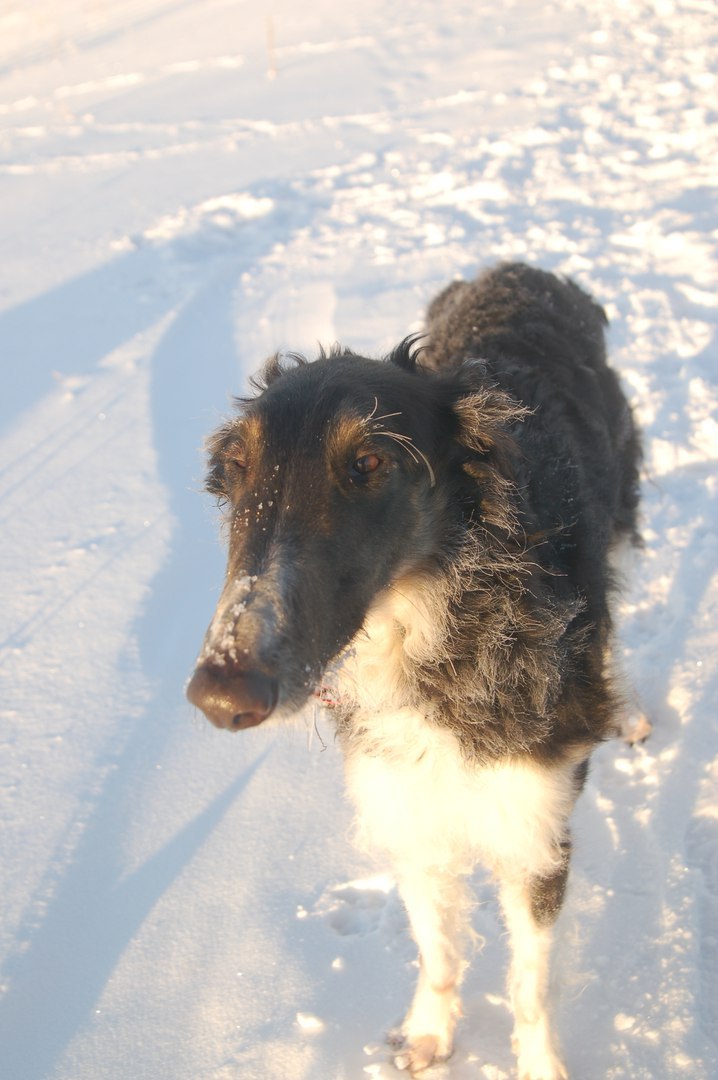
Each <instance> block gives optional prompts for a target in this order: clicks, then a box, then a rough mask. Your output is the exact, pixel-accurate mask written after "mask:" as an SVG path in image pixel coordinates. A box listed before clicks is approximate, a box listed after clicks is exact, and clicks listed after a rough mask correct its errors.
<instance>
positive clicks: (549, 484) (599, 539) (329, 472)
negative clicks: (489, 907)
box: [188, 264, 639, 762]
mask: <svg viewBox="0 0 718 1080" xmlns="http://www.w3.org/2000/svg"><path fill="white" fill-rule="evenodd" d="M605 324H606V318H605V315H604V313H603V311H602V309H601V308H600V307H598V306H597V305H596V304H595V303H594V302H593V301H592V300H591V299H590V298H589V297H588V296H587V295H586V294H585V293H584V292H583V291H582V290H581V289H580V288H579V287H578V286H576V285H575V284H573V283H572V282H570V281H565V280H562V279H559V278H557V277H555V276H553V275H551V274H547V273H544V272H542V271H539V270H534V269H531V268H529V267H526V266H523V265H519V264H512V265H504V266H500V267H498V268H497V269H494V270H492V271H490V272H488V273H484V274H482V275H481V276H480V277H479V278H478V279H477V280H476V281H474V282H472V283H466V282H455V283H454V284H452V285H450V286H449V287H448V288H447V289H446V290H444V292H442V293H441V294H440V295H439V296H438V297H437V298H436V300H434V302H433V303H432V304H431V306H430V308H429V317H428V327H427V332H428V344H427V345H426V346H423V347H418V345H417V341H416V339H407V340H406V341H405V342H403V343H402V344H401V345H400V346H399V347H398V348H397V349H396V350H395V351H394V353H392V354H391V356H389V357H388V358H387V361H385V362H381V361H374V360H367V359H365V358H363V357H359V356H356V355H355V354H353V353H351V352H349V351H345V350H339V349H334V350H333V351H332V352H331V353H330V354H329V355H326V354H324V353H322V354H321V356H320V357H319V358H318V359H317V360H316V361H314V362H313V363H307V362H306V361H305V360H303V359H302V358H301V357H289V358H287V359H286V360H282V359H280V358H279V357H275V358H274V359H273V360H271V361H270V362H269V363H268V365H267V366H266V368H265V370H264V373H263V376H262V378H261V380H260V381H258V382H256V383H255V389H257V391H258V396H256V397H254V398H252V399H250V400H245V401H242V402H240V403H239V404H240V408H241V415H240V417H239V418H237V419H233V420H232V421H230V422H229V423H228V424H226V425H225V426H224V427H223V428H222V429H221V430H220V431H219V432H218V433H217V434H216V435H215V436H214V437H213V438H212V440H211V442H210V469H209V478H208V488H209V490H210V491H212V492H213V493H214V494H215V495H216V496H218V498H219V499H220V500H222V501H223V502H224V503H225V504H226V507H227V511H228V520H229V522H230V554H229V569H228V585H227V587H226V589H225V594H224V597H223V601H222V602H221V603H220V609H219V615H218V617H217V618H218V619H219V621H220V622H221V623H222V625H221V626H219V629H217V626H218V622H217V619H216V620H215V624H214V629H213V630H211V631H210V633H209V635H208V639H207V642H206V644H205V649H204V652H203V654H202V657H201V658H200V663H199V665H198V668H197V672H196V674H195V677H194V679H193V680H192V683H191V684H190V688H189V691H188V692H189V696H190V698H191V700H193V701H194V702H195V704H197V705H198V706H199V707H200V708H202V709H204V711H205V712H206V713H207V715H208V716H209V717H210V719H212V720H213V722H215V723H217V724H219V725H221V726H226V727H235V728H236V727H246V726H250V725H252V724H255V723H259V722H261V720H263V719H265V718H266V716H268V715H270V714H271V713H272V712H274V711H275V709H276V710H278V711H280V712H281V711H282V710H283V709H286V710H287V711H291V710H292V709H295V708H298V707H299V706H301V705H302V703H303V702H304V701H305V700H306V699H307V697H308V695H309V694H310V693H311V692H312V691H313V690H314V688H315V687H316V686H317V685H318V684H319V683H321V680H322V676H323V672H324V671H325V669H326V667H327V665H328V664H330V663H331V662H332V661H333V660H334V659H335V658H336V657H337V656H338V655H340V654H341V652H342V650H343V649H344V648H345V647H346V646H347V645H348V644H349V643H350V642H351V641H352V639H353V638H354V637H355V635H356V634H357V633H358V632H359V631H360V630H361V627H362V624H363V622H364V619H365V617H366V615H367V612H368V610H369V608H370V607H371V604H372V602H373V601H374V599H375V598H376V596H377V595H378V594H379V593H380V592H381V590H382V589H384V588H386V587H387V586H389V585H391V584H392V583H393V582H395V581H397V580H399V579H400V578H401V577H402V576H404V575H406V574H411V573H415V572H417V571H420V572H422V573H429V574H431V575H434V576H435V579H436V582H437V590H438V592H439V593H441V595H442V596H445V598H446V599H445V603H446V608H447V632H446V633H445V635H444V637H443V640H442V642H441V645H440V647H438V648H437V651H436V653H435V655H433V656H431V657H430V658H429V659H425V660H423V661H422V662H418V663H416V664H414V665H413V666H412V665H411V664H409V663H408V662H407V664H406V680H405V687H404V699H405V700H404V701H403V704H406V705H412V706H415V707H418V708H420V709H422V708H425V707H426V705H427V704H428V703H430V704H432V705H437V706H438V708H437V709H435V710H432V715H434V716H435V717H437V718H438V719H437V720H436V721H435V722H438V723H441V724H445V725H447V726H449V727H450V728H451V729H452V731H454V732H455V733H456V735H457V736H458V738H459V739H460V742H461V745H462V746H463V748H464V751H465V753H466V754H467V755H468V756H470V757H471V758H473V759H475V760H476V761H478V762H489V761H493V760H496V759H498V758H501V757H505V756H506V755H512V754H530V755H531V756H532V757H534V758H538V759H551V760H555V759H556V758H561V757H563V756H564V755H567V754H570V753H573V751H574V748H575V747H578V748H586V749H588V748H590V746H591V745H592V744H593V743H595V742H596V741H598V740H600V739H602V738H604V737H606V735H607V734H608V733H609V732H610V731H611V729H612V726H613V723H614V718H615V708H616V702H615V699H614V694H613V691H612V688H611V686H610V684H609V681H608V679H607V675H606V670H605V668H606V651H607V648H608V645H609V637H610V628H611V624H610V615H609V593H610V589H611V580H610V576H609V570H608V565H607V555H608V551H609V548H610V546H611V545H612V544H613V543H614V542H615V540H616V539H617V538H618V537H619V536H620V535H621V534H623V535H626V536H628V537H629V538H635V537H636V535H637V534H636V506H637V497H638V496H637V490H638V463H639V442H638V436H637V434H636V429H635V427H634V424H633V420H632V416H631V412H630V409H629V407H628V405H627V403H626V400H625V398H624V396H623V394H622V392H621V390H620V387H619V384H618V380H617V378H616V376H615V374H614V373H613V371H612V370H611V369H610V368H609V367H608V366H607V364H606V356H605V348H604V340H603V332H604V327H605ZM376 461H378V462H379V464H378V465H376V464H375V462H376ZM237 581H240V582H244V583H246V582H250V584H245V585H243V586H242V589H243V591H241V590H240V592H239V593H238V592H237V591H236V589H237V587H236V586H233V585H232V582H237ZM233 588H234V589H235V592H234V593H232V589H233ZM223 605H224V606H223ZM236 609H237V610H239V614H233V612H235V610H236ZM228 612H229V614H228ZM350 712H351V710H347V711H346V715H345V716H344V720H343V723H344V726H345V727H346V728H350V727H351V722H352V721H351V717H350ZM340 713H341V710H340ZM580 756H581V755H580V754H579V755H577V760H578V758H579V757H580Z"/></svg>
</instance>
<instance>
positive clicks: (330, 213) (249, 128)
mask: <svg viewBox="0 0 718 1080" xmlns="http://www.w3.org/2000/svg"><path fill="white" fill-rule="evenodd" d="M499 12H500V14H499ZM270 19H271V23H269V22H268V20H270ZM270 25H271V28H272V31H273V45H270V43H269V37H268V26H270ZM716 55H718V17H717V16H716V13H715V6H714V2H713V0H554V2H553V3H549V2H543V0H513V2H510V0H509V2H508V3H507V2H506V0H504V2H502V3H501V4H497V3H494V4H489V3H487V2H485V0H472V2H471V3H469V2H463V0H453V2H451V3H445V4H438V3H436V2H435V0H434V2H430V0H345V3H344V4H337V3H336V2H330V0H313V2H312V3H307V4H294V3H292V2H290V0H272V2H271V3H270V2H269V0H266V2H265V0H260V2H258V3H249V2H247V0H205V2H204V3H199V2H198V0H184V2H180V0H175V2H169V0H142V2H141V3H140V2H139V0H126V2H125V3H123V4H121V5H119V4H109V3H106V2H103V0H63V2H62V3H61V2H60V0H25V2H24V3H23V4H20V3H19V0H8V2H6V3H5V4H3V5H2V9H0V120H1V123H2V129H1V130H0V227H1V235H2V238H3V255H4V257H3V260H2V264H1V265H0V309H1V310H0V356H1V357H2V360H1V363H2V372H3V379H2V395H0V423H1V424H2V428H1V429H0V430H1V438H0V444H1V447H2V458H1V462H0V519H1V520H2V549H1V550H2V558H1V559H0V575H1V583H0V589H1V595H2V598H3V602H2V614H3V623H2V630H1V631H0V672H1V673H2V679H3V683H2V694H1V696H0V744H1V746H2V754H1V755H0V820H1V821H2V829H1V831H0V875H1V881H0V896H1V897H2V925H1V926H0V961H1V963H2V976H1V983H2V991H3V996H2V997H1V998H0V1074H1V1075H2V1076H3V1077H7V1078H8V1080H40V1078H48V1080H98V1078H108V1080H359V1078H360V1077H363V1076H371V1077H379V1078H383V1080H391V1078H392V1077H395V1076H396V1077H398V1075H399V1074H397V1073H395V1071H394V1069H393V1067H392V1066H391V1065H389V1064H388V1063H387V1059H386V1054H385V1050H384V1047H383V1046H382V1035H383V1032H384V1031H385V1030H386V1029H387V1028H389V1027H390V1026H391V1025H392V1024H394V1023H395V1022H396V1021H397V1019H399V1018H400V1016H401V1013H402V1010H403V1009H404V1008H405V1006H406V1004H407V1003H408V998H409V993H410V987H411V984H412V981H413V978H414V969H413V956H414V950H413V947H412V945H411V942H410V940H409V938H408V934H407V928H406V923H405V919H404V915H403V913H402V910H401V907H400V905H399V903H398V901H397V898H396V894H395V892H394V891H393V888H392V883H391V880H390V879H389V878H387V877H385V876H382V873H381V870H382V868H380V867H379V868H376V867H372V866H370V865H368V864H367V863H366V862H364V861H363V860H362V858H361V857H360V856H358V855H356V854H355V853H354V851H353V849H352V847H351V844H350V842H349V840H348V833H349V828H350V816H349V811H348V808H347V806H346V804H345V801H344V797H343V794H342V779H341V766H340V761H339V756H338V753H337V750H336V748H335V747H334V745H333V742H332V736H331V730H330V729H329V728H328V727H326V726H321V722H320V729H319V732H320V733H319V735H317V734H314V731H313V724H312V717H311V716H310V717H308V718H306V721H305V722H304V723H300V724H299V725H298V726H297V727H296V728H295V729H292V730H289V731H286V732H270V733H265V732H262V731H261V730H260V731H258V732H256V733H253V734H247V735H243V736H241V737H239V736H238V737H235V738H230V737H229V736H227V735H226V734H222V733H219V732H216V731H214V730H212V729H210V727H209V725H207V724H206V723H205V722H203V721H201V720H200V719H198V718H197V717H195V716H193V714H192V711H191V710H190V708H189V706H188V705H186V704H185V703H184V701H183V684H184V681H185V678H186V676H187V675H188V673H189V671H190V668H191V665H192V661H193V658H194V654H195V652H196V650H197V648H198V646H199V643H200V639H201V636H202V633H203V630H204V627H205V624H206V622H207V620H208V618H209V615H210V612H211V609H212V607H213V601H214V598H215V597H216V594H217V590H218V587H219V584H220V580H221V574H222V552H221V550H220V548H219V545H218V543H217V539H216V534H215V533H216V530H215V526H216V521H215V514H214V511H213V509H212V507H211V505H210V503H209V501H208V500H207V499H206V498H205V497H204V496H203V495H202V494H200V486H201V475H202V463H201V457H200V454H199V453H198V447H199V446H200V444H201V440H202V437H203V435H204V434H205V433H206V432H207V431H208V430H210V428H211V427H212V425H213V424H214V423H215V421H216V420H217V419H218V417H219V416H220V415H222V413H223V412H224V411H225V410H226V408H227V401H228V395H229V393H230V392H232V391H234V392H237V391H240V390H241V389H242V386H243V382H244V379H245V377H246V375H247V374H248V373H250V372H251V371H252V370H253V369H254V368H256V366H257V365H258V363H259V361H260V360H261V359H262V358H263V356H264V355H265V354H266V353H268V352H270V351H273V350H274V349H276V348H277V347H278V346H289V347H293V348H302V347H304V348H306V349H309V350H311V349H312V348H313V347H314V343H315V342H316V341H317V339H320V340H322V341H324V342H327V343H329V342H331V341H333V340H334V339H340V340H341V341H342V342H344V343H346V344H350V345H352V346H353V347H355V348H357V349H360V350H362V349H363V350H366V351H368V352H369V353H370V354H374V355H376V354H379V353H381V352H382V351H384V350H385V349H386V348H387V347H389V346H390V345H392V344H394V343H395V342H396V340H397V339H398V338H400V337H401V336H403V335H404V334H405V333H407V332H408V331H410V330H413V329H417V328H419V327H420V325H421V313H422V310H423V308H424V306H425V304H426V302H427V300H428V299H429V298H430V297H431V296H432V294H433V293H434V292H435V291H436V290H437V289H438V288H439V287H441V286H442V285H443V284H445V283H446V282H447V281H448V280H450V279H451V278H452V276H454V275H455V274H457V273H460V274H464V275H471V274H473V273H474V272H475V270H476V269H477V268H478V267H480V266H483V265H486V264H488V263H491V262H493V261H495V260H497V259H499V258H504V257H511V258H515V257H520V258H526V259H529V260H531V261H534V262H537V263H539V264H540V265H542V266H544V267H546V268H549V269H556V270H558V271H561V272H568V273H571V274H572V275H574V276H575V277H576V278H577V279H578V280H579V281H580V282H581V283H582V284H584V285H585V286H587V287H588V288H590V289H591V290H593V291H594V293H595V294H596V295H597V297H598V298H599V299H600V300H601V301H602V302H603V303H604V304H605V305H606V306H607V308H608V310H609V313H610V315H611V318H612V333H611V345H612V351H613V355H614V359H615V363H616V364H617V366H618V367H619V368H620V369H621V371H622V373H623V376H624V380H625V384H626V387H627V389H628V391H629V393H630V395H631V398H632V400H633V402H634V404H635V407H636V410H637V414H638V417H639V419H640V421H641V423H642V425H643V427H644V430H645V446H646V476H645V503H644V507H645V518H644V521H645V537H646V550H645V553H644V555H643V557H642V559H640V560H639V562H638V563H637V565H636V568H635V571H634V573H633V575H632V581H631V586H632V588H631V590H630V592H629V593H628V594H627V596H626V598H625V603H624V630H623V640H624V643H625V653H626V662H627V665H628V667H629V668H630V670H631V671H632V673H633V678H634V682H635V684H636V686H637V688H638V691H639V693H640V695H641V697H642V699H643V703H644V705H645V707H646V710H647V711H648V713H649V714H650V716H651V718H652V720H653V722H654V724H655V733H654V735H653V737H652V738H651V740H650V741H649V742H648V743H647V744H646V745H645V746H644V747H642V748H639V749H637V750H630V749H628V748H627V747H625V746H623V745H619V744H615V745H608V746H606V747H604V748H603V749H602V750H601V752H600V753H599V754H598V755H597V758H596V763H595V766H594V769H593V772H592V776H591V780H590V783H589V786H588V788H587V791H586V793H585V795H584V797H583V799H582V800H581V804H580V808H579V811H578V813H577V816H576V835H577V853H576V861H575V875H574V884H573V890H572V902H571V912H572V914H573V922H574V924H575V932H574V935H573V937H572V939H571V941H572V946H571V949H570V950H569V951H570V956H569V958H568V959H569V964H568V968H569V971H570V976H567V987H566V990H565V994H564V1008H563V1011H562V1025H561V1026H562V1032H563V1038H564V1043H565V1050H566V1057H567V1059H568V1063H569V1066H570V1068H571V1071H572V1076H573V1077H575V1078H580V1080H618V1078H622V1080H623V1078H628V1080H673V1078H679V1077H680V1078H690V1080H708V1078H712V1077H715V1076H716V1075H718V1045H717V1043H718V722H717V718H716V699H717V698H718V692H717V691H718V665H717V663H716V654H717V652H718V649H717V648H716V646H717V645H718V631H717V628H716V611H717V610H718V576H717V574H716V566H717V563H718V508H717V506H716V502H717V499H718V479H717V477H716V457H717V456H718V424H717V422H716V403H717V402H718V366H717V365H716V349H715V344H716V327H717V324H718V258H717V248H718V243H717V240H718V232H717V225H718V216H717V215H716V208H717V207H716V202H717V200H716V185H717V184H718V174H717V171H716V161H718V115H717V113H716V101H717V100H718V79H717V78H716V75H715V73H714V72H715V58H716ZM271 69H276V73H275V74H274V75H273V74H272V70H271ZM320 736H321V737H320ZM477 894H478V896H479V898H480V899H481V901H482V904H481V906H480V907H479V909H478V910H477V912H476V917H475V926H476V930H477V932H478V934H479V935H480V937H481V938H483V939H485V945H484V947H483V950H482V951H481V953H480V954H479V955H477V956H476V958H475V961H474V965H473V968H472V971H471V974H470V976H469V978H468V980H467V984H466V1016H465V1019H464V1021H463V1024H462V1026H461V1028H460V1032H459V1039H458V1046H457V1050H456V1054H455V1056H454V1058H453V1060H452V1062H451V1064H450V1066H447V1067H445V1068H443V1069H440V1070H435V1072H434V1075H435V1076H441V1077H442V1078H450V1080H465V1078H466V1080H468V1078H469V1077H484V1078H486V1080H503V1078H506V1077H509V1076H511V1075H512V1068H513V1063H512V1057H511V1052H510V1047H509V1032H510V1018H509V1013H508V1009H507V1004H506V1000H505V995H504V988H503V974H502V972H503V967H504V965H505V961H506V956H505V941H504V938H503V935H502V931H501V927H500V923H499V920H498V916H497V910H496V904H495V900H494V897H493V894H492V891H491V888H490V884H489V883H488V882H485V881H483V880H482V879H479V880H478V881H477Z"/></svg>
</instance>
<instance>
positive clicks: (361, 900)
mask: <svg viewBox="0 0 718 1080" xmlns="http://www.w3.org/2000/svg"><path fill="white" fill-rule="evenodd" d="M315 914H317V915H320V916H321V917H323V918H324V919H326V921H327V922H328V924H329V926H331V928H332V930H334V931H335V932H336V933H337V934H340V935H341V936H342V937H347V936H350V935H364V934H371V933H373V932H375V931H377V930H387V931H389V932H391V933H395V932H397V931H398V930H400V929H402V928H403V926H404V923H405V919H404V913H403V909H402V907H401V903H400V901H399V898H398V896H397V894H396V890H395V888H394V882H393V880H392V879H391V878H390V877H383V876H382V877H372V878H363V879H359V880H356V881H349V882H347V883H345V884H343V885H334V886H332V887H331V888H330V889H327V891H326V892H325V893H323V895H322V896H321V897H320V899H319V900H318V902H317V904H316V907H315Z"/></svg>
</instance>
